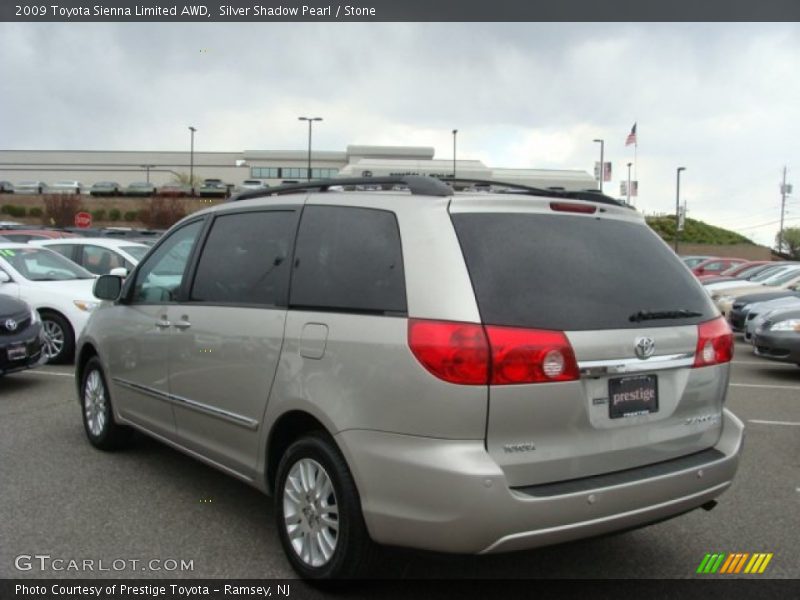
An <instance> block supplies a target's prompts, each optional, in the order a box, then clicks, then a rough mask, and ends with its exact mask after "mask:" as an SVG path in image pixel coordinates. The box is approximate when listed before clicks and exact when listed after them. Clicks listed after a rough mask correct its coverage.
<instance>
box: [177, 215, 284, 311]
mask: <svg viewBox="0 0 800 600" xmlns="http://www.w3.org/2000/svg"><path fill="white" fill-rule="evenodd" d="M296 220H297V214H296V212H295V211H291V210H285V211H279V210H275V211H264V212H246V213H239V214H234V215H223V216H220V217H217V218H216V219H215V220H214V224H213V225H212V227H211V232H210V233H209V234H208V240H207V241H206V243H205V246H204V247H203V253H202V255H201V256H200V260H199V262H198V264H197V275H196V276H195V279H194V284H193V286H192V292H191V295H190V300H191V301H193V302H209V303H215V304H258V305H266V306H285V305H286V292H287V289H288V287H289V255H290V252H291V245H292V240H293V237H294V229H295V223H296Z"/></svg>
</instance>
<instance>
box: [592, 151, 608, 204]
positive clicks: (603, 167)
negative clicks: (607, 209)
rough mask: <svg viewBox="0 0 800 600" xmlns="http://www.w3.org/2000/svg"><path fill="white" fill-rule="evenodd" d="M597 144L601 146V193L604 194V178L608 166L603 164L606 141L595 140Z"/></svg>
mask: <svg viewBox="0 0 800 600" xmlns="http://www.w3.org/2000/svg"><path fill="white" fill-rule="evenodd" d="M593 141H594V142H595V143H597V144H600V177H599V179H600V193H601V194H602V193H603V176H604V175H605V174H606V173H605V171H606V165H605V163H604V162H603V160H604V158H603V150H604V149H605V145H606V143H605V141H604V140H593Z"/></svg>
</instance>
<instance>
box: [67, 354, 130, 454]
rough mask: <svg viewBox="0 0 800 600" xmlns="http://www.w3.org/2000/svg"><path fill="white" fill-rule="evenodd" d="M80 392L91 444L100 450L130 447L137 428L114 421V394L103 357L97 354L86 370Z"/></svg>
mask: <svg viewBox="0 0 800 600" xmlns="http://www.w3.org/2000/svg"><path fill="white" fill-rule="evenodd" d="M80 393H81V414H82V415H83V428H84V430H85V431H86V437H87V438H88V439H89V443H91V444H92V446H94V447H95V448H99V449H100V450H117V449H118V448H122V447H124V446H126V445H127V444H128V443H129V442H130V440H131V437H132V436H133V430H132V429H130V428H129V427H125V426H123V425H117V423H116V422H115V421H114V411H113V410H112V406H111V395H110V394H109V391H108V385H106V378H105V375H104V374H103V367H102V365H101V364H100V359H99V358H97V357H96V356H93V357H92V358H90V359H89V361H88V362H87V363H86V366H85V367H84V369H83V379H82V380H81V392H80Z"/></svg>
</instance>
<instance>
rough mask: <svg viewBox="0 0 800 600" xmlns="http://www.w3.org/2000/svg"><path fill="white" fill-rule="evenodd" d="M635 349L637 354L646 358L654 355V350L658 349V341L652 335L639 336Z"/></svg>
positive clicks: (635, 342)
mask: <svg viewBox="0 0 800 600" xmlns="http://www.w3.org/2000/svg"><path fill="white" fill-rule="evenodd" d="M633 349H634V351H635V352H636V356H638V357H639V358H641V359H642V360H644V359H646V358H650V357H651V356H653V352H655V351H656V342H655V340H654V339H653V338H651V337H638V338H636V340H635V341H634V345H633Z"/></svg>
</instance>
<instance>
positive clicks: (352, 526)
mask: <svg viewBox="0 0 800 600" xmlns="http://www.w3.org/2000/svg"><path fill="white" fill-rule="evenodd" d="M275 514H276V517H277V525H278V531H279V533H280V539H281V544H282V545H283V549H284V551H285V552H286V555H287V557H288V558H289V562H290V563H291V565H292V567H293V568H294V570H295V571H297V573H298V574H299V575H300V576H301V577H304V578H306V579H318V580H321V579H347V578H354V577H359V576H361V575H363V574H364V573H365V572H366V570H367V563H368V559H369V558H370V551H371V549H372V545H373V543H372V540H370V538H369V534H368V533H367V528H366V525H365V524H364V518H363V516H362V513H361V502H360V500H359V496H358V491H357V490H356V486H355V483H354V481H353V477H352V475H351V474H350V469H349V468H348V467H347V463H346V462H345V460H344V457H342V455H341V453H340V452H339V449H338V448H337V447H336V445H335V443H334V442H333V441H332V440H331V439H330V438H329V437H328V436H326V435H324V434H311V435H308V436H306V437H303V438H300V439H299V440H297V441H296V442H294V443H293V444H292V445H291V446H289V448H288V450H287V451H286V453H285V454H284V455H283V458H282V459H281V461H280V464H279V465H278V473H277V478H276V485H275Z"/></svg>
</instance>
